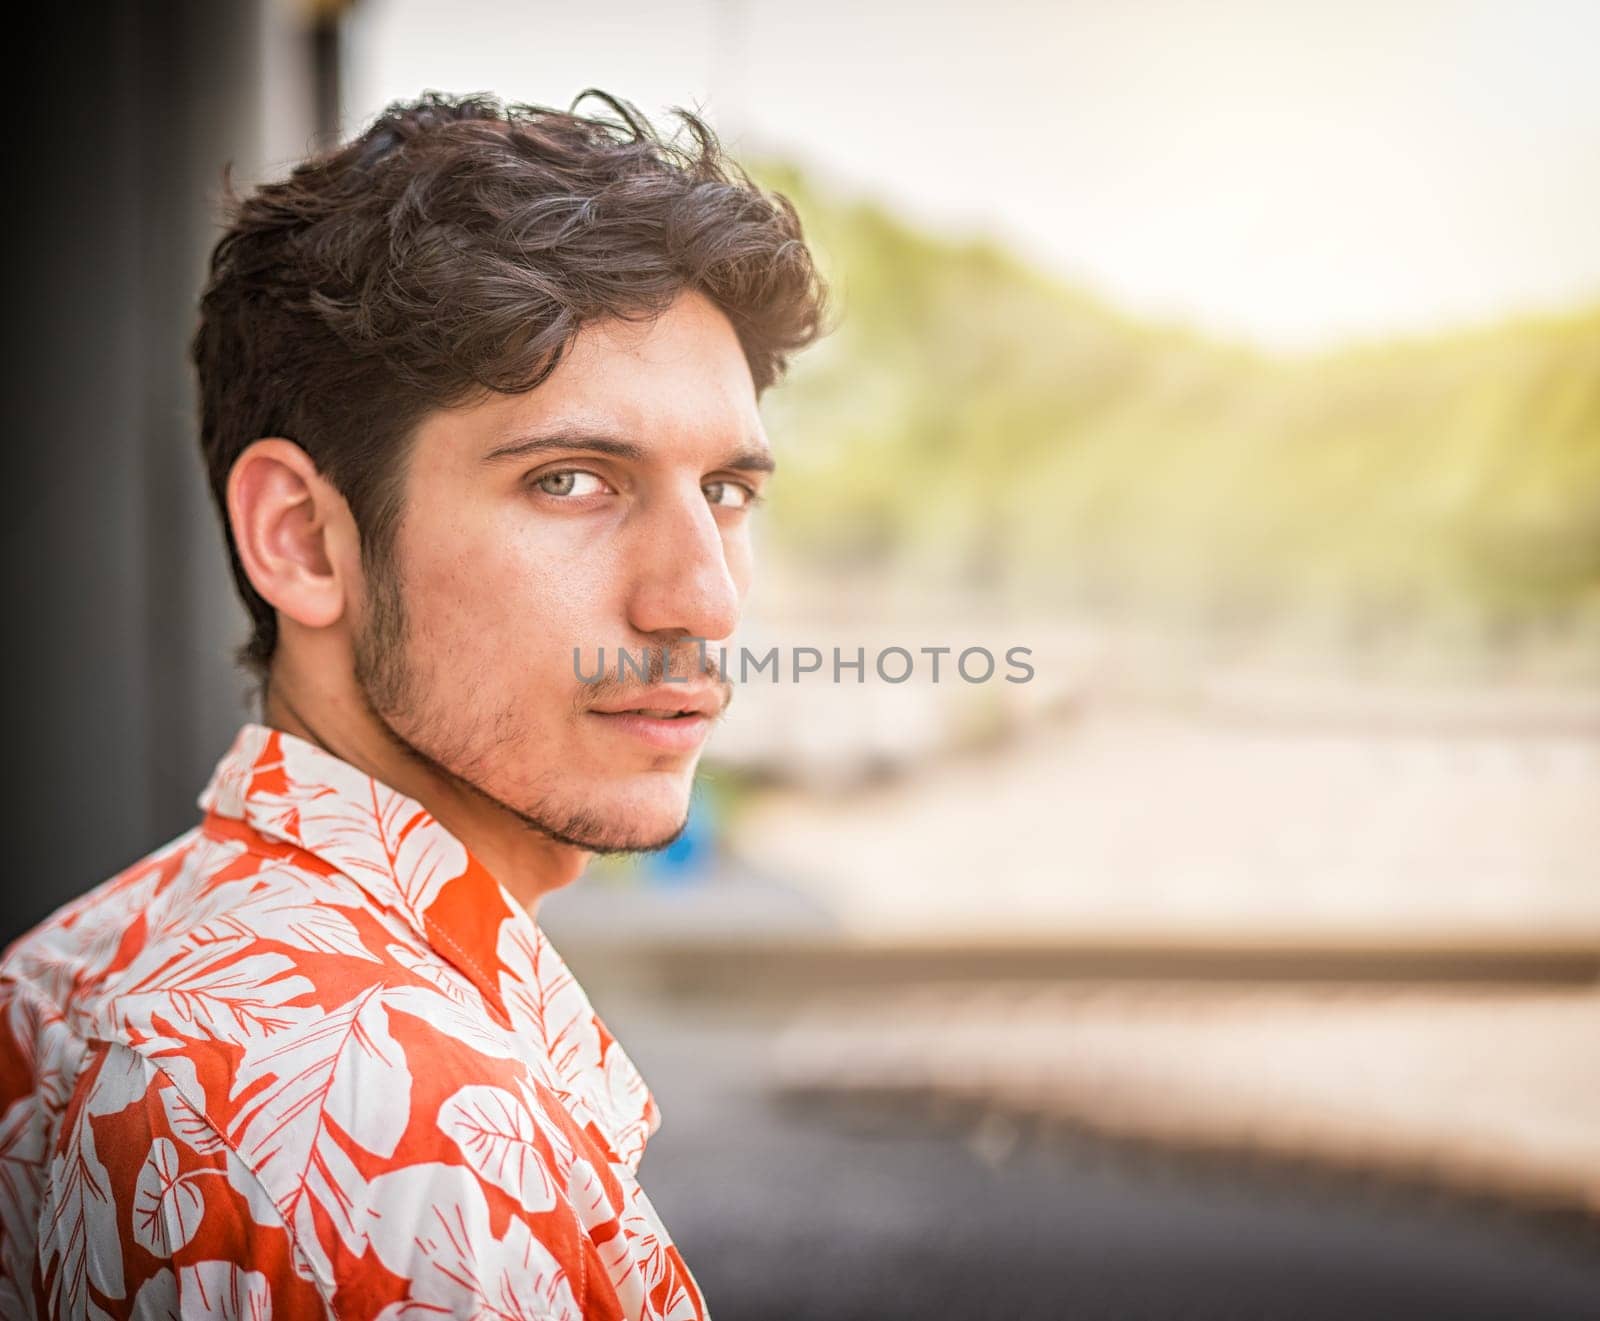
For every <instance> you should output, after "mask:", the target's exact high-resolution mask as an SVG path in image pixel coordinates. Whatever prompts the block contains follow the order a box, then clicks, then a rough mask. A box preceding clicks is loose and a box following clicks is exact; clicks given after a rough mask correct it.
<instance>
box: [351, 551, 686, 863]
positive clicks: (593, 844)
mask: <svg viewBox="0 0 1600 1321" xmlns="http://www.w3.org/2000/svg"><path fill="white" fill-rule="evenodd" d="M364 567H365V569H366V581H367V601H366V607H367V608H366V612H365V616H364V618H363V620H362V624H361V627H360V629H359V630H357V633H356V637H355V644H354V653H355V655H354V661H355V676H354V677H355V683H356V690H357V692H359V693H360V694H361V700H362V703H363V704H364V705H365V707H366V709H367V711H368V713H369V714H370V715H371V716H372V718H373V720H374V721H376V722H377V724H378V726H379V727H380V728H381V729H382V730H383V731H384V734H385V736H386V737H387V738H388V739H389V741H390V742H391V743H392V744H393V746H394V747H395V749H396V750H397V751H398V752H399V753H400V754H401V755H403V756H405V757H407V758H409V759H411V760H412V761H414V762H416V763H417V764H419V765H421V766H423V767H425V768H426V769H428V770H429V771H431V772H433V774H435V775H437V776H440V777H441V778H443V779H444V780H445V781H446V782H448V783H450V784H453V785H456V786H458V787H459V788H461V789H464V790H465V791H466V792H468V793H470V794H473V795H475V796H476V797H478V798H481V799H483V800H485V801H487V802H490V803H493V804H495V805H496V806H497V807H500V808H501V809H503V810H504V811H506V812H509V813H510V814H511V815H512V816H514V817H516V818H517V819H518V820H519V821H521V822H522V823H523V824H524V825H525V826H527V827H528V829H530V830H532V831H535V832H536V833H538V834H540V835H543V836H545V837H546V838H548V839H553V840H555V841H556V842H557V843H561V844H567V845H570V846H571V847H573V848H578V849H583V850H585V851H587V852H590V853H596V854H603V855H619V854H630V853H651V852H656V851H658V850H660V849H664V848H666V847H667V846H668V845H670V844H672V843H673V842H674V841H675V840H677V838H678V837H679V836H680V835H682V834H683V832H684V830H685V829H686V828H687V826H688V817H687V815H685V817H684V819H683V820H682V821H681V822H679V824H678V825H677V827H676V828H675V829H673V830H672V832H671V833H670V834H667V835H665V836H660V837H653V838H648V839H640V838H638V837H636V836H629V835H627V834H626V831H625V830H624V831H622V832H619V831H618V828H617V827H618V824H619V823H617V822H616V821H614V820H608V819H606V818H605V817H603V816H602V815H601V814H600V813H598V812H596V811H594V810H593V809H585V808H582V807H577V808H574V807H571V806H566V805H560V804H557V803H555V802H554V801H553V800H552V799H551V798H550V797H549V796H547V797H546V798H545V799H543V800H541V801H540V802H538V803H535V804H533V805H532V806H530V807H518V806H517V805H515V804H513V803H508V802H506V801H505V800H504V799H502V798H499V797H496V796H495V795H494V794H492V793H490V792H488V791H487V790H486V789H484V788H483V786H482V785H480V784H479V783H477V781H475V780H474V779H472V778H471V774H470V771H467V770H465V769H463V770H456V769H454V768H455V767H463V768H467V767H471V766H473V765H475V764H478V763H481V761H482V760H483V756H484V752H485V751H486V748H485V747H484V746H481V745H480V744H481V743H482V742H483V740H480V739H478V738H475V737H474V728H473V726H472V722H470V721H451V720H449V719H448V718H447V717H445V716H443V715H442V713H438V712H434V711H431V710H430V708H429V703H428V696H429V691H428V686H427V684H426V683H425V682H422V681H421V680H419V677H418V675H417V671H416V669H415V667H414V666H413V665H412V663H411V657H410V654H409V650H408V632H409V614H408V612H407V610H406V606H405V595H404V590H403V586H402V583H401V580H400V574H399V572H398V570H397V569H396V568H395V567H394V566H393V561H392V557H391V556H387V555H384V556H381V557H379V558H378V561H377V562H376V563H375V564H372V565H367V566H364ZM396 720H401V721H404V722H405V723H406V724H408V725H410V726H412V727H413V733H412V735H411V737H409V738H408V737H407V736H406V735H404V734H402V733H401V732H400V731H399V729H397V728H396V727H395V722H396ZM502 723H504V722H502ZM489 742H490V744H491V746H492V736H491V739H490V740H489ZM422 744H426V745H427V746H426V747H424V746H422ZM428 749H432V751H429V750H428Z"/></svg>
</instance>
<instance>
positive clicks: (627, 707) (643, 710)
mask: <svg viewBox="0 0 1600 1321" xmlns="http://www.w3.org/2000/svg"><path fill="white" fill-rule="evenodd" d="M722 707H723V698H722V694H720V693H718V692H717V691H716V690H715V689H711V688H684V687H682V686H670V687H669V686H659V687H655V688H646V689H643V690H642V691H640V692H637V693H633V694H631V695H630V696H628V697H621V698H616V699H614V700H613V701H612V702H611V703H609V704H608V705H606V706H597V707H594V708H593V711H594V714H596V715H625V714H630V713H631V714H644V715H649V716H654V717H661V718H673V717H677V718H681V719H686V718H688V717H690V716H696V715H698V716H705V717H706V718H707V719H710V718H711V717H713V716H715V715H717V714H718V713H720V712H721V710H722Z"/></svg>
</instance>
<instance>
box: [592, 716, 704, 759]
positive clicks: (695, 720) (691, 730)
mask: <svg viewBox="0 0 1600 1321" xmlns="http://www.w3.org/2000/svg"><path fill="white" fill-rule="evenodd" d="M589 715H590V716H591V717H592V718H593V719H594V720H596V721H598V722H599V723H600V724H601V725H602V726H604V727H606V728H609V729H611V730H613V731H615V732H616V733H617V734H620V735H621V736H623V737H624V738H630V739H637V740H639V741H640V742H643V743H647V744H649V745H650V746H651V747H653V748H659V749H661V750H662V751H664V752H693V751H694V750H695V749H696V748H697V747H699V746H700V744H701V743H703V742H705V737H706V735H707V734H708V733H710V732H711V717H710V716H705V715H700V714H699V713H698V712H693V711H691V712H687V713H685V714H680V715H674V716H665V717H663V716H651V715H644V714H642V713H640V712H637V711H591V712H589Z"/></svg>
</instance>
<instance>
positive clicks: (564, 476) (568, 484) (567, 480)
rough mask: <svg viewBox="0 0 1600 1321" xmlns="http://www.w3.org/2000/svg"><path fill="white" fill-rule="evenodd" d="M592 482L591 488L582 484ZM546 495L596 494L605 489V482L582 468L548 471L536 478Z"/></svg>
mask: <svg viewBox="0 0 1600 1321" xmlns="http://www.w3.org/2000/svg"><path fill="white" fill-rule="evenodd" d="M585 481H587V482H592V483H593V486H591V487H590V488H589V489H587V490H585V489H582V484H583V483H584V482H585ZM533 484H534V485H535V486H537V487H538V488H539V489H540V490H541V491H543V492H544V493H545V494H546V495H557V496H566V495H594V494H596V493H597V492H599V491H601V490H604V489H605V483H604V482H603V481H601V480H600V478H598V477H596V476H595V475H594V474H593V473H592V472H585V471H584V470H583V469H582V468H566V469H563V470H562V471H561V472H547V473H545V474H544V476H542V477H539V478H536V479H535V481H534V483H533Z"/></svg>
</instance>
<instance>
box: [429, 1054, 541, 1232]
mask: <svg viewBox="0 0 1600 1321" xmlns="http://www.w3.org/2000/svg"><path fill="white" fill-rule="evenodd" d="M438 1123H439V1128H440V1129H441V1130H442V1131H443V1132H444V1133H445V1134H447V1135H448V1136H449V1138H450V1139H451V1141H453V1142H454V1143H455V1144H456V1145H457V1146H458V1147H460V1148H461V1154H462V1155H463V1156H465V1157H466V1159H467V1164H469V1165H470V1166H472V1168H473V1169H474V1170H476V1171H477V1172H478V1175H479V1177H480V1178H482V1179H483V1180H484V1181H485V1182H486V1183H492V1184H494V1185H495V1187H497V1188H500V1189H503V1190H504V1191H505V1192H507V1193H509V1194H511V1196H512V1197H515V1198H516V1199H517V1200H518V1201H519V1202H521V1203H522V1207H523V1209H524V1210H527V1211H548V1210H549V1209H550V1208H551V1207H553V1206H554V1205H555V1204H556V1185H555V1181H554V1180H553V1179H552V1178H551V1175H550V1171H549V1170H548V1169H547V1168H546V1166H545V1162H544V1157H543V1156H542V1155H540V1153H539V1149H538V1147H537V1146H535V1145H534V1132H535V1126H534V1122H533V1115H532V1114H531V1113H530V1112H529V1110H528V1108H527V1106H525V1105H523V1104H522V1102H521V1101H519V1100H518V1099H517V1098H516V1097H515V1096H513V1095H512V1094H511V1093H510V1092H508V1091H506V1090H504V1089H503V1088H500V1087H485V1086H477V1085H474V1086H468V1087H463V1088H461V1090H460V1091H458V1092H456V1094H455V1095H454V1096H452V1097H451V1098H450V1099H449V1100H447V1101H446V1102H445V1103H444V1104H443V1105H442V1106H440V1107H439V1119H438Z"/></svg>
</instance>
